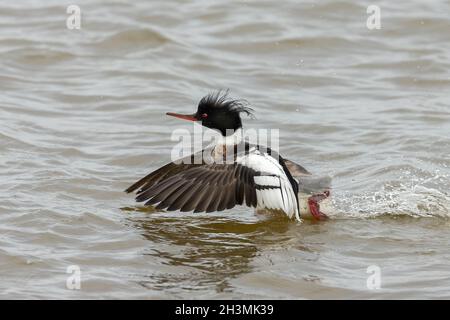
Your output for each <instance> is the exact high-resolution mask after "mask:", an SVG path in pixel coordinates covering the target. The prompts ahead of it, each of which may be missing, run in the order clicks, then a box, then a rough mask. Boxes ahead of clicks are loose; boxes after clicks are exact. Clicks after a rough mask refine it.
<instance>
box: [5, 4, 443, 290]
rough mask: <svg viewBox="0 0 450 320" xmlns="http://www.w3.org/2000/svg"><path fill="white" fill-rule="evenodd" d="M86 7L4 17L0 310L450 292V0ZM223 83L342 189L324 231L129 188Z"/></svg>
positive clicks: (292, 155)
mask: <svg viewBox="0 0 450 320" xmlns="http://www.w3.org/2000/svg"><path fill="white" fill-rule="evenodd" d="M73 2H74V1H70V2H69V1H56V0H48V1H47V0H46V1H31V0H29V1H2V2H1V3H0V86H1V88H2V90H1V93H0V97H1V99H0V179H1V180H0V189H1V192H0V297H1V298H56V299H60V298H83V299H85V298H93V299H98V298H126V299H131V298H138V299H153V298H155V299H156V298H169V299H172V298H199V299H200V298H213V299H215V298H233V299H239V298H276V299H278V298H292V299H303V298H313V299H315V298H338V299H354V298H374V299H381V298H384V299H410V298H439V299H448V298H450V263H449V260H450V250H449V246H450V191H449V190H450V106H449V104H450V99H449V92H450V73H449V70H450V32H449V30H450V20H449V14H450V4H449V2H448V1H419V0H415V1H409V2H408V3H407V4H405V3H400V2H399V3H395V2H392V1H377V2H376V3H371V2H364V1H358V2H357V3H356V2H354V1H347V0H346V1H340V2H334V1H302V2H300V1H293V0H291V1H284V2H282V3H280V2H277V1H273V0H269V1H256V0H254V1H253V0H248V1H247V0H245V1H244V0H243V1H225V0H215V1H206V0H204V1H201V0H197V1H190V2H185V1H170V2H168V1H143V0H139V1H100V0H95V1H81V0H80V1H78V0H77V1H76V4H77V5H78V6H79V7H80V9H81V29H79V30H77V29H74V30H71V29H68V28H67V27H66V19H67V17H68V16H69V15H68V14H67V13H66V8H67V6H68V5H70V4H73ZM371 4H376V5H378V6H379V7H380V9H381V28H380V29H373V30H369V29H368V28H367V27H366V20H367V18H368V17H369V15H370V14H367V12H366V10H367V7H368V6H369V5H371ZM221 88H229V89H230V90H231V95H232V96H234V97H237V98H245V99H247V100H248V101H249V102H250V103H251V105H252V107H253V108H254V109H255V111H256V117H257V119H256V120H253V119H247V118H246V119H244V125H245V127H246V128H274V129H279V130H280V138H281V140H280V151H281V154H282V155H284V156H285V157H287V158H289V159H291V160H293V161H296V162H299V163H301V164H303V165H304V166H305V167H306V168H308V169H309V170H310V171H312V172H314V173H315V174H317V175H331V176H332V177H333V191H332V194H333V200H332V201H333V207H334V209H333V210H332V211H331V212H330V216H331V219H330V220H328V221H325V222H319V223H317V222H312V221H304V222H303V223H301V224H299V223H297V222H295V221H293V220H292V221H291V220H288V219H286V218H285V217H282V216H269V215H260V214H255V213H254V212H253V210H250V209H248V208H245V207H239V208H235V209H232V210H228V211H225V212H221V213H212V214H185V213H179V212H156V211H154V210H151V209H142V208H141V207H139V206H137V205H136V204H135V202H134V198H133V197H132V196H130V195H127V194H125V193H124V192H123V190H124V189H125V188H126V187H128V186H129V185H130V184H131V183H133V182H134V181H136V180H137V179H138V178H140V177H141V176H143V175H144V174H146V173H148V172H150V171H152V170H154V169H156V168H158V167H159V166H161V165H162V164H164V163H166V162H167V161H169V160H170V152H171V150H172V147H173V145H174V144H175V142H174V141H171V139H170V137H171V133H172V130H173V129H175V128H185V129H189V130H191V129H192V127H191V126H189V124H186V123H183V122H181V121H178V120H177V119H172V118H168V117H167V116H165V112H167V111H175V112H185V111H188V112H190V111H194V110H195V107H196V104H197V102H198V100H199V99H200V98H201V97H202V96H203V95H205V94H207V93H208V92H211V91H212V90H215V89H221ZM69 266H77V267H78V268H79V269H80V272H81V289H80V290H69V289H68V288H67V287H66V281H67V279H68V277H69V276H71V274H69V273H67V269H68V267H69ZM77 267H75V268H77ZM71 270H73V269H71ZM373 270H375V271H373ZM69 271H70V270H69ZM368 271H369V272H374V273H373V274H372V273H368ZM377 275H379V278H378V277H377V278H376V279H380V288H379V289H377V288H376V287H377V286H376V285H375V286H373V285H370V284H371V283H372V284H373V283H376V281H375V282H371V279H372V280H373V279H375V278H373V277H375V276H377ZM371 276H373V277H372V278H370V277H371ZM368 278H369V286H368V285H367V281H368ZM374 287H375V288H374Z"/></svg>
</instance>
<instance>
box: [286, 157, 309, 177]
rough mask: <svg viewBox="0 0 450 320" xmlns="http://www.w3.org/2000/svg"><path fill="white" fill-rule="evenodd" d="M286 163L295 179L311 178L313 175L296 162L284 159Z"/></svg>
mask: <svg viewBox="0 0 450 320" xmlns="http://www.w3.org/2000/svg"><path fill="white" fill-rule="evenodd" d="M284 163H285V164H286V167H287V168H288V170H289V172H290V173H291V175H292V176H293V177H296V178H297V177H301V176H310V175H311V173H310V172H309V171H308V170H306V169H305V168H303V167H302V166H301V165H299V164H298V163H295V162H294V161H291V160H288V159H284Z"/></svg>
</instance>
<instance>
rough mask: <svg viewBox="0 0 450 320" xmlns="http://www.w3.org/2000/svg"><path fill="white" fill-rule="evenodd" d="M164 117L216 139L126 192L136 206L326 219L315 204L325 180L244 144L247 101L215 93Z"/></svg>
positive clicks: (325, 189) (324, 193)
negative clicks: (242, 210) (244, 209)
mask: <svg viewBox="0 0 450 320" xmlns="http://www.w3.org/2000/svg"><path fill="white" fill-rule="evenodd" d="M166 114H167V115H168V116H171V117H175V118H178V119H181V120H185V121H194V122H197V123H199V124H201V125H202V126H203V127H206V128H208V129H211V130H215V131H216V132H218V136H219V137H218V139H217V140H216V141H215V142H214V143H213V144H211V145H209V146H207V147H205V148H204V149H203V150H201V151H198V152H195V153H192V154H190V155H189V156H186V157H182V158H180V159H176V160H174V161H172V162H170V163H167V164H166V165H164V166H162V167H160V168H159V169H156V170H154V171H152V172H150V173H149V174H148V175H146V176H144V177H143V178H141V179H140V180H138V181H137V182H135V183H134V184H132V185H131V186H130V187H128V188H127V189H126V190H125V192H127V193H133V192H135V193H136V201H137V202H142V203H144V205H145V206H153V207H155V208H156V209H157V210H167V211H180V212H191V211H193V212H206V213H208V212H216V211H223V210H226V209H232V208H234V207H235V206H237V205H240V206H247V207H251V208H255V209H256V211H257V212H267V211H269V212H275V213H281V214H285V215H286V216H287V217H289V218H290V219H295V220H297V221H302V219H303V218H313V219H315V220H326V219H328V216H327V215H326V214H325V213H323V212H322V211H321V210H320V204H319V203H320V202H321V201H322V200H324V199H326V198H328V197H329V196H330V179H328V178H327V177H325V178H315V177H314V176H313V175H312V174H311V173H310V172H309V171H308V170H306V169H305V168H304V167H303V166H301V165H299V164H297V163H295V162H293V161H291V160H288V159H286V158H284V157H282V156H281V155H280V154H279V153H278V152H277V151H275V150H272V149H271V148H269V147H267V146H264V145H259V144H257V143H251V142H249V141H248V140H247V139H245V138H244V137H243V127H242V118H241V115H243V114H246V115H247V116H252V115H253V114H254V110H253V109H252V108H251V107H249V104H248V103H247V101H245V100H241V99H232V98H230V97H229V92H228V91H226V92H222V91H217V92H215V93H211V94H208V95H206V96H204V97H203V98H202V99H201V100H200V101H199V103H198V105H197V110H196V112H195V113H193V114H181V113H174V112H167V113H166Z"/></svg>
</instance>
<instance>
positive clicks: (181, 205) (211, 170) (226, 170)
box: [126, 163, 257, 212]
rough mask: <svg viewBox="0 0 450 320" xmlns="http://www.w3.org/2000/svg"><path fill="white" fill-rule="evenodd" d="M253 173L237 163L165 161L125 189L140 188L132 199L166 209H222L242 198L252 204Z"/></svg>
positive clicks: (254, 193) (248, 204) (195, 210)
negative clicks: (163, 164)
mask: <svg viewBox="0 0 450 320" xmlns="http://www.w3.org/2000/svg"><path fill="white" fill-rule="evenodd" d="M255 175H257V173H256V172H255V171H254V170H253V169H250V168H248V167H245V166H242V165H240V164H232V165H230V164H184V163H180V164H175V163H169V164H167V165H165V166H163V167H161V168H160V169H158V170H156V171H154V172H152V173H150V174H149V175H148V176H146V177H144V178H142V179H141V180H139V181H138V182H136V183H135V184H133V185H132V186H131V187H129V188H128V189H127V190H126V191H127V192H132V191H134V190H136V189H138V188H140V189H139V191H138V192H137V197H136V201H138V202H143V201H146V202H145V204H146V205H154V204H158V205H157V206H156V208H158V209H167V210H170V211H171V210H180V211H194V212H202V211H206V212H213V211H222V210H225V209H230V208H232V207H234V206H235V205H237V204H243V203H244V202H245V204H246V205H247V206H252V207H256V204H257V199H256V189H255V183H254V179H253V177H254V176H255Z"/></svg>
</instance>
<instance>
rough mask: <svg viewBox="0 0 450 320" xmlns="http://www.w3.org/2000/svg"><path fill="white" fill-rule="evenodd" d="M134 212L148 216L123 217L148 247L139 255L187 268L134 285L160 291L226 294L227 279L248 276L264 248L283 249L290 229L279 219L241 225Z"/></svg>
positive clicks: (289, 224)
mask: <svg viewBox="0 0 450 320" xmlns="http://www.w3.org/2000/svg"><path fill="white" fill-rule="evenodd" d="M123 210H125V211H130V210H133V209H132V208H123ZM136 211H146V212H147V213H148V214H149V215H148V216H147V217H142V216H141V217H138V218H137V217H133V216H132V215H129V216H128V218H127V221H128V222H129V223H130V224H131V225H132V226H133V227H135V228H137V229H138V230H139V231H140V232H141V233H142V235H143V236H144V237H145V239H147V240H149V241H150V243H151V244H153V245H152V246H151V248H149V250H148V251H147V252H146V253H145V254H146V255H149V256H152V257H154V258H155V259H158V260H159V261H160V262H161V263H162V264H164V265H169V266H182V267H189V270H192V271H190V272H188V273H186V274H171V273H167V274H161V275H159V276H156V277H155V276H154V275H152V276H149V279H146V280H143V281H141V282H140V283H141V284H142V285H144V286H146V287H149V288H152V289H161V290H162V289H167V288H169V289H170V288H177V287H179V286H180V285H181V286H182V287H183V288H185V289H187V288H191V289H195V288H197V289H203V288H204V287H205V286H211V285H212V286H214V287H216V290H217V292H222V291H226V290H227V288H228V287H229V285H228V281H229V279H230V278H235V277H236V276H238V275H241V274H245V273H249V272H251V271H252V268H253V267H252V261H253V260H254V259H257V257H258V254H259V252H260V251H261V250H265V249H267V248H270V247H283V246H284V244H285V243H286V242H288V241H289V240H290V239H291V236H289V235H288V234H287V231H288V230H289V229H290V228H295V227H296V226H295V224H292V221H290V220H289V219H287V218H285V217H284V216H279V215H267V216H264V217H257V219H256V221H241V220H238V219H236V220H230V219H229V218H227V217H226V216H224V217H222V218H221V217H218V216H215V217H208V216H204V215H200V216H195V215H188V216H187V217H186V216H183V215H169V216H164V215H159V214H156V213H155V214H152V213H151V212H152V211H153V210H152V209H147V208H145V209H142V208H136ZM153 212H154V211H153Z"/></svg>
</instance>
